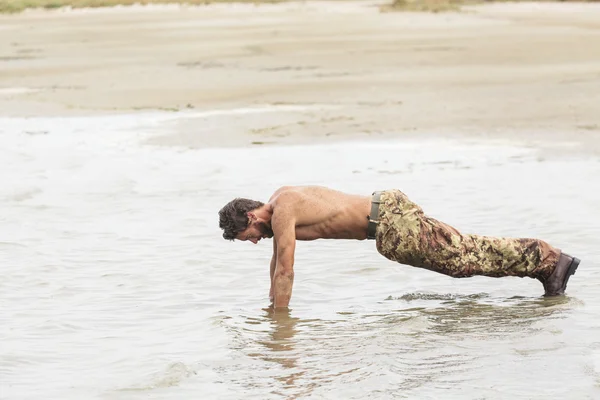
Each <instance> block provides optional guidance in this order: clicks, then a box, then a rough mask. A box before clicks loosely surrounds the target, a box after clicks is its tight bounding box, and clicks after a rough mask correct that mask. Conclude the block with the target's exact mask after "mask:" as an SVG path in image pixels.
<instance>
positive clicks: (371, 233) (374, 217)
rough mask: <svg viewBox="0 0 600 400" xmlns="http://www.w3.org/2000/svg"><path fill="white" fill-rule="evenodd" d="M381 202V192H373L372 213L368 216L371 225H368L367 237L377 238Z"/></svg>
mask: <svg viewBox="0 0 600 400" xmlns="http://www.w3.org/2000/svg"><path fill="white" fill-rule="evenodd" d="M380 202H381V192H373V195H372V197H371V215H369V216H368V217H367V219H368V220H369V226H368V227H367V239H375V231H376V230H377V225H378V224H379V203H380Z"/></svg>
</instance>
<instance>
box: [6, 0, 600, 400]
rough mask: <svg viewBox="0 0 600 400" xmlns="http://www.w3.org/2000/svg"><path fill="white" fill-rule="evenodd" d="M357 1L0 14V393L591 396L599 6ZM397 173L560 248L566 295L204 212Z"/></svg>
mask: <svg viewBox="0 0 600 400" xmlns="http://www.w3.org/2000/svg"><path fill="white" fill-rule="evenodd" d="M382 4H383V3H377V2H363V1H352V2H346V1H334V2H290V3H280V4H268V5H267V4H262V5H254V4H212V5H207V6H202V7H189V6H176V5H168V6H147V7H143V6H132V7H116V8H98V9H93V10H92V9H73V10H69V9H55V10H27V11H25V12H23V13H19V14H11V15H0V167H1V168H0V171H1V172H0V181H1V182H2V185H0V209H1V210H2V213H0V270H1V271H2V276H1V279H0V304H1V307H0V343H1V345H0V398H2V399H7V400H8V399H10V400H17V399H18V400H21V399H33V398H45V399H61V400H71V399H73V400H75V399H77V400H79V399H102V400H106V399H111V400H114V399H127V400H132V399H148V398H152V399H167V400H173V399H188V398H202V399H219V400H223V399H241V398H244V399H247V398H256V399H333V398H341V399H346V398H347V399H351V398H357V399H359V398H360V399H362V398H369V399H386V400H387V399H391V398H410V399H412V398H417V399H433V398H436V399H437V398H444V399H465V398H470V399H483V398H485V399H506V398H527V399H547V398H555V397H557V398H560V397H565V398H576V399H595V398H598V396H599V394H600V339H599V338H598V334H597V332H598V330H599V329H600V322H599V321H600V318H599V317H600V296H599V295H598V290H597V288H598V286H599V285H600V272H599V271H600V269H599V268H600V250H599V249H598V246H597V242H598V239H597V238H598V236H599V235H600V228H599V227H598V221H599V220H600V211H599V210H600V209H599V208H598V204H600V192H599V191H598V190H597V188H598V186H599V183H600V180H599V177H600V108H599V106H598V105H599V104H600V4H579V3H497V4H483V5H477V6H475V5H473V6H466V7H463V9H462V11H461V12H451V13H438V14H433V13H405V12H381V11H380V6H381V5H382ZM307 184H310V185H324V186H328V187H332V188H335V189H339V190H342V191H346V192H350V193H356V194H362V195H365V196H367V195H370V194H371V193H372V192H373V191H375V190H383V189H392V188H397V189H400V190H402V191H403V192H405V193H406V194H407V196H408V197H409V198H410V199H411V200H413V201H415V202H416V203H418V204H419V205H421V206H422V207H423V209H424V211H425V212H426V213H427V214H428V215H431V216H433V217H435V218H438V219H439V220H440V221H443V222H445V223H447V224H450V225H452V226H453V227H455V228H457V229H459V230H460V231H461V232H464V233H476V234H480V235H493V236H506V237H535V238H540V239H543V240H546V241H548V242H549V243H551V244H552V245H554V246H556V247H558V248H560V249H563V250H564V251H565V252H567V253H568V254H571V255H574V256H577V257H578V258H580V259H581V260H582V263H581V265H580V267H579V269H578V270H577V273H576V274H575V275H574V276H572V277H571V279H570V281H569V286H568V288H567V293H566V295H565V296H560V297H557V298H547V297H544V296H543V287H542V285H541V283H540V282H538V281H537V280H535V279H529V278H516V277H504V278H499V279H496V278H488V277H472V278H467V279H455V278H450V277H448V276H444V275H441V274H437V273H434V272H431V271H428V270H424V269H419V268H413V267H410V266H407V265H400V264H397V263H394V262H391V261H390V260H387V259H385V258H383V257H381V255H380V254H378V252H377V250H376V248H375V244H374V242H373V241H369V240H366V241H315V242H298V243H297V248H296V255H295V266H294V268H295V281H294V289H293V295H292V300H291V303H290V308H289V310H287V311H285V312H277V313H275V312H273V310H272V309H270V308H269V298H268V292H269V284H270V282H269V261H270V258H271V254H272V246H271V245H270V243H266V244H265V243H262V242H261V243H260V244H259V245H257V246H254V245H252V244H250V243H240V242H237V241H236V242H229V241H226V240H223V238H222V236H221V235H222V231H221V230H220V229H219V226H218V210H219V209H220V208H221V207H222V206H223V205H224V204H225V203H226V202H228V201H229V200H231V199H233V198H234V197H240V196H241V197H248V198H254V199H257V200H261V201H266V200H268V198H269V196H270V195H271V194H272V193H273V192H274V191H275V190H276V189H277V188H278V187H280V186H284V185H307Z"/></svg>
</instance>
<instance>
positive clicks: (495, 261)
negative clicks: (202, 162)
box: [219, 186, 580, 308]
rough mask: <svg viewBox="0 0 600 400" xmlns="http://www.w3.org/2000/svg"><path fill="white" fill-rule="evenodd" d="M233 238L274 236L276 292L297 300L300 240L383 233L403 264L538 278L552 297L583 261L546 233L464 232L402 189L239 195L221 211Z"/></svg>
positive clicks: (279, 301) (380, 242)
mask: <svg viewBox="0 0 600 400" xmlns="http://www.w3.org/2000/svg"><path fill="white" fill-rule="evenodd" d="M219 226H220V227H221V229H223V231H224V232H223V237H224V238H225V239H228V240H234V239H237V240H242V241H251V242H252V243H254V244H256V243H258V242H259V241H260V240H261V239H263V238H273V239H274V240H273V257H272V258H271V267H270V275H271V290H270V295H269V296H270V298H271V301H273V306H274V307H275V308H281V307H283V308H285V307H287V306H288V304H289V302H290V298H291V295H292V285H293V282H294V252H295V246H296V240H315V239H355V240H365V239H372V240H375V244H376V247H377V251H378V252H379V253H380V254H382V255H383V256H384V257H386V258H388V259H390V260H392V261H397V262H399V263H402V264H407V265H411V266H414V267H419V268H426V269H428V270H431V271H435V272H438V273H441V274H444V275H449V276H452V277H455V278H463V277H470V276H474V275H483V276H490V277H503V276H519V277H530V278H535V279H538V280H539V281H540V282H542V284H543V286H544V291H545V295H546V296H556V295H561V294H563V293H564V291H565V289H566V287H567V282H568V280H569V277H570V276H571V275H573V274H574V273H575V270H576V269H577V267H578V266H579V263H580V260H579V259H577V258H575V257H571V256H569V255H567V254H564V253H562V252H561V251H560V250H559V249H557V248H555V247H553V246H551V245H549V244H548V243H546V242H544V241H542V240H539V239H522V238H497V237H489V236H478V235H470V234H462V233H460V232H459V231H458V230H456V229H454V228H453V227H451V226H449V225H447V224H445V223H443V222H441V221H438V220H436V219H434V218H431V217H429V216H427V215H425V214H424V212H423V210H422V209H421V207H419V206H418V205H417V204H415V203H413V202H412V201H410V200H409V199H408V197H407V196H406V195H405V194H404V193H402V192H401V191H399V190H385V191H381V192H375V193H373V195H372V196H370V197H369V196H357V195H351V194H346V193H342V192H339V191H336V190H332V189H328V188H325V187H317V186H306V187H291V186H285V187H282V188H280V189H278V190H277V191H276V192H275V193H274V194H273V195H272V196H271V198H270V199H269V201H268V202H267V203H266V204H265V203H262V202H260V201H254V200H249V199H243V198H237V199H234V200H232V201H230V202H229V203H227V204H226V205H225V206H224V207H223V208H222V209H221V210H220V211H219Z"/></svg>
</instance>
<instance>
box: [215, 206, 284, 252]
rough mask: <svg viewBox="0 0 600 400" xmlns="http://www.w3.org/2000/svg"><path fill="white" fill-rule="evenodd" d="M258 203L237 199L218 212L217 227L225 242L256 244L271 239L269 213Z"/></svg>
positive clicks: (271, 231)
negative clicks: (261, 240)
mask: <svg viewBox="0 0 600 400" xmlns="http://www.w3.org/2000/svg"><path fill="white" fill-rule="evenodd" d="M265 208H266V207H265V204H264V203H262V202H260V201H255V200H250V199H244V198H237V199H234V200H232V201H230V202H229V203H227V204H226V205H225V206H224V207H223V208H222V209H221V210H219V227H220V228H221V229H223V238H224V239H227V240H234V239H238V240H250V241H251V242H252V243H255V244H256V243H258V242H259V241H260V239H262V238H265V237H268V238H270V237H273V230H272V229H271V225H270V219H271V218H270V212H269V211H268V210H266V209H265Z"/></svg>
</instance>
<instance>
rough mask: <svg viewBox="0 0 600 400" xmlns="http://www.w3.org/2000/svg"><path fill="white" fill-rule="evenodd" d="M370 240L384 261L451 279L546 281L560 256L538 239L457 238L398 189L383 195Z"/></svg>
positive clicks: (464, 236)
mask: <svg viewBox="0 0 600 400" xmlns="http://www.w3.org/2000/svg"><path fill="white" fill-rule="evenodd" d="M375 236H376V244H377V251H378V252H379V253H381V254H382V255H383V256H384V257H386V258H388V259H390V260H393V261H397V262H399V263H402V264H407V265H411V266H414V267H419V268H425V269H428V270H431V271H435V272H439V273H442V274H444V275H449V276H452V277H455V278H464V277H469V276H474V275H485V276H491V277H502V276H519V277H525V276H527V277H531V278H541V279H546V278H547V277H548V276H550V274H551V273H552V272H553V271H554V267H555V266H556V263H557V262H558V258H559V257H560V250H558V249H556V248H554V247H552V246H550V245H549V244H548V243H546V242H544V241H542V240H538V239H520V238H496V237H489V236H477V235H467V234H462V233H460V232H459V231H457V230H456V229H454V228H453V227H451V226H449V225H447V224H445V223H443V222H440V221H438V220H436V219H434V218H431V217H428V216H427V215H425V214H424V213H423V210H422V209H421V207H419V206H418V205H417V204H415V203H413V202H412V201H410V200H409V199H408V197H407V196H406V195H405V194H404V193H402V192H401V191H399V190H388V191H384V192H383V193H382V195H381V204H380V205H379V225H378V226H377V230H376V234H375Z"/></svg>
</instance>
